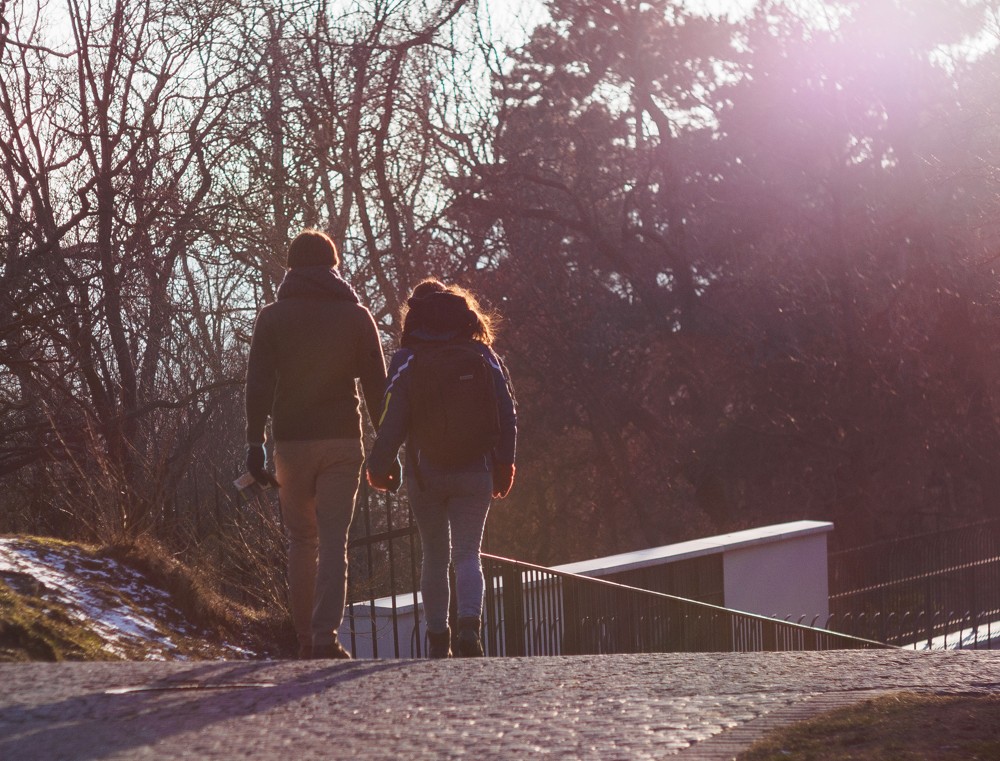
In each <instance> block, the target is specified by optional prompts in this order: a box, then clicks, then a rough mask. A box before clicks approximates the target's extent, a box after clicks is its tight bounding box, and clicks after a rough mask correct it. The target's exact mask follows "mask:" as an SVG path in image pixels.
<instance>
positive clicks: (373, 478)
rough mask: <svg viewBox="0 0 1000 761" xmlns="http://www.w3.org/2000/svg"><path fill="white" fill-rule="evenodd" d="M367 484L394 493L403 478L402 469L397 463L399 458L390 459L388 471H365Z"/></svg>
mask: <svg viewBox="0 0 1000 761" xmlns="http://www.w3.org/2000/svg"><path fill="white" fill-rule="evenodd" d="M367 474H368V484H369V485H370V486H371V487H372V488H373V489H377V490H378V491H387V492H390V493H392V494H395V493H396V492H397V491H399V485H400V483H401V482H402V480H403V477H402V476H403V469H402V468H401V467H400V465H399V459H395V460H393V461H392V466H391V467H390V468H389V472H388V473H372V472H371V470H368V471H367Z"/></svg>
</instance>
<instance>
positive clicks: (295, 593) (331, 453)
mask: <svg viewBox="0 0 1000 761" xmlns="http://www.w3.org/2000/svg"><path fill="white" fill-rule="evenodd" d="M363 459H364V450H363V448H362V445H361V441H360V439H324V440H319V441H278V442H276V443H275V446H274V465H275V470H276V475H277V478H278V483H280V484H281V486H280V487H279V489H278V499H279V501H280V503H281V515H282V518H283V520H284V522H285V532H286V534H287V535H288V596H289V603H290V605H291V609H292V620H293V621H294V623H295V631H296V634H297V635H298V638H299V645H300V646H308V645H310V644H311V645H313V646H317V645H328V644H330V643H331V642H332V641H333V637H334V635H335V634H336V632H337V629H339V628H340V625H341V623H343V620H344V603H345V600H346V598H347V532H348V529H349V528H350V527H351V518H352V517H353V515H354V500H355V498H356V497H357V494H358V485H359V483H360V478H361V463H362V461H363Z"/></svg>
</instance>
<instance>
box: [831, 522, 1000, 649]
mask: <svg viewBox="0 0 1000 761" xmlns="http://www.w3.org/2000/svg"><path fill="white" fill-rule="evenodd" d="M829 567H830V618H829V620H828V622H827V624H826V626H827V627H828V628H831V629H836V630H837V631H843V632H845V633H849V634H854V635H857V636H861V637H869V638H875V639H879V640H881V641H883V642H890V643H893V644H897V645H905V646H911V647H935V646H937V643H940V642H945V641H947V640H948V638H950V639H951V640H952V642H957V643H960V644H959V646H962V647H975V648H989V647H991V646H993V640H994V639H997V638H998V634H997V622H1000V520H991V521H986V522H983V523H978V524H974V525H970V526H963V527H960V528H955V529H949V530H945V531H939V532H934V533H928V534H920V535H917V536H912V537H906V538H903V539H897V540H892V541H887V542H880V543H878V544H871V545H867V546H864V547H856V548H853V549H848V550H842V551H839V552H834V553H831V554H830V558H829ZM998 644H1000V643H998Z"/></svg>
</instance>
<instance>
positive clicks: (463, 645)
mask: <svg viewBox="0 0 1000 761" xmlns="http://www.w3.org/2000/svg"><path fill="white" fill-rule="evenodd" d="M493 338H494V334H493V327H492V322H491V319H490V316H489V315H488V314H486V313H484V311H483V310H482V309H481V308H480V306H479V304H478V302H477V301H476V299H475V297H474V296H473V295H472V294H471V293H469V292H468V291H465V290H464V289H461V288H458V287H456V286H445V285H444V284H443V283H441V282H439V281H437V280H425V281H424V282H422V283H420V284H419V285H418V286H417V287H416V288H414V290H413V293H412V294H411V296H410V298H409V299H408V300H407V306H406V308H405V312H404V315H403V335H402V339H401V342H400V343H401V348H400V349H399V350H398V351H397V352H396V353H395V355H393V357H392V360H391V362H390V363H389V371H388V381H387V383H386V392H385V397H384V399H383V405H382V414H381V420H380V421H379V428H378V436H377V437H376V440H375V444H374V446H373V447H372V451H371V454H370V455H369V458H368V482H369V483H370V484H371V485H372V486H373V487H374V488H376V489H380V490H386V489H392V488H393V486H394V484H393V480H392V477H391V474H392V471H393V467H394V465H395V464H396V462H397V460H396V456H397V453H398V451H399V448H400V446H401V445H402V444H403V442H404V441H405V442H406V466H405V478H406V485H407V492H408V494H409V498H410V507H411V509H412V510H413V515H414V517H415V518H416V521H417V528H418V530H419V531H420V540H421V546H422V548H423V561H422V565H421V576H420V591H421V594H422V596H423V605H424V615H425V617H426V622H427V637H428V641H429V645H430V647H429V655H430V657H432V658H447V657H450V656H451V654H452V651H451V641H452V637H451V626H449V623H452V624H454V622H449V620H448V610H449V603H450V599H449V598H450V590H449V584H448V567H449V565H450V563H451V561H452V560H454V564H455V588H456V592H457V595H458V601H457V602H458V622H457V624H458V631H457V636H456V638H455V642H456V647H457V651H458V655H460V656H481V655H483V646H482V638H481V627H482V611H483V593H484V588H485V582H484V579H483V569H482V563H481V560H480V548H481V545H482V539H483V529H484V527H485V525H486V515H487V513H488V512H489V508H490V501H491V498H493V497H495V498H498V499H502V498H503V497H505V496H507V493H508V492H509V491H510V488H511V485H512V483H513V480H514V454H515V446H516V438H517V419H516V413H515V410H514V398H513V394H512V393H511V388H510V380H509V377H508V374H507V370H506V368H505V367H504V366H503V363H502V362H501V361H500V358H499V357H498V356H497V355H496V354H495V353H494V352H493V350H492V348H491V346H492V343H493ZM477 378H479V379H481V381H480V382H479V383H478V385H477Z"/></svg>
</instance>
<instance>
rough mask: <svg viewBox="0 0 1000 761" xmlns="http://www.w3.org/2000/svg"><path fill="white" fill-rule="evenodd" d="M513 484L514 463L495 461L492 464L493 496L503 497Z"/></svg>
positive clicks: (496, 497)
mask: <svg viewBox="0 0 1000 761" xmlns="http://www.w3.org/2000/svg"><path fill="white" fill-rule="evenodd" d="M513 485H514V463H510V464H503V463H497V464H496V465H494V466H493V497H494V498H495V499H503V498H504V497H506V496H507V495H508V494H509V493H510V487H511V486H513Z"/></svg>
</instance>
